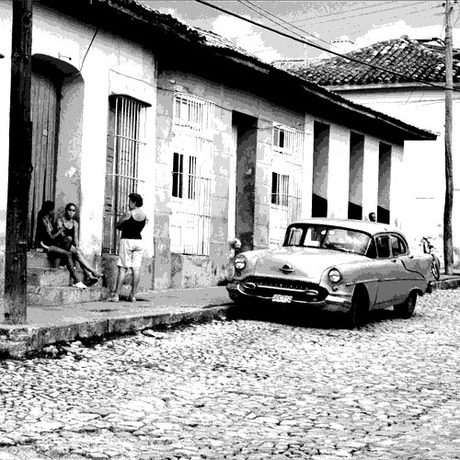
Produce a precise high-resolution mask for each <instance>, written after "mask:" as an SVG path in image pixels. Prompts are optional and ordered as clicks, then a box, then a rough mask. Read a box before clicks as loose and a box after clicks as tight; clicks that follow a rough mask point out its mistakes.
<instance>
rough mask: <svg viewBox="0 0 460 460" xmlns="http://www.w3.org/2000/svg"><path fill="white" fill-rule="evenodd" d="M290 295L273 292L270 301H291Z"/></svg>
mask: <svg viewBox="0 0 460 460" xmlns="http://www.w3.org/2000/svg"><path fill="white" fill-rule="evenodd" d="M291 300H292V295H282V294H274V295H273V297H272V302H280V303H291Z"/></svg>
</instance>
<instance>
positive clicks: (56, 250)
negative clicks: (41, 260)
mask: <svg viewBox="0 0 460 460" xmlns="http://www.w3.org/2000/svg"><path fill="white" fill-rule="evenodd" d="M48 253H49V254H51V255H52V256H55V255H59V256H61V257H62V260H63V261H65V264H66V266H67V269H68V270H69V273H70V277H71V278H72V281H73V283H74V284H76V283H79V282H80V281H81V279H80V277H79V276H78V274H77V272H76V271H75V267H74V264H73V257H72V254H71V253H70V252H69V251H66V250H65V249H62V248H60V247H58V246H49V247H48Z"/></svg>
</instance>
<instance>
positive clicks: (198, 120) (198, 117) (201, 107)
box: [174, 93, 215, 137]
mask: <svg viewBox="0 0 460 460" xmlns="http://www.w3.org/2000/svg"><path fill="white" fill-rule="evenodd" d="M214 107H215V105H214V104H213V103H212V102H209V101H206V100H204V99H201V98H198V97H196V96H191V95H189V94H180V93H178V94H176V95H175V98H174V125H175V128H176V129H177V128H178V127H182V128H187V129H189V130H192V131H196V133H197V135H199V136H200V137H209V135H210V133H211V131H212V128H213V120H214ZM211 134H212V133H211Z"/></svg>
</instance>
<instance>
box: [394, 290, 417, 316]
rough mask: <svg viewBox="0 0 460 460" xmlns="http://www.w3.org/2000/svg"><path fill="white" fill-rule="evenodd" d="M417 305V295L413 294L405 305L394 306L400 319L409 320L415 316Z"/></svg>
mask: <svg viewBox="0 0 460 460" xmlns="http://www.w3.org/2000/svg"><path fill="white" fill-rule="evenodd" d="M416 303H417V294H416V293H415V292H411V293H410V294H409V297H408V298H407V299H406V300H405V301H404V302H403V303H400V304H399V305H395V306H394V310H395V312H396V314H397V315H398V316H399V317H400V318H403V319H409V318H410V317H411V316H412V315H413V314H414V310H415V304H416Z"/></svg>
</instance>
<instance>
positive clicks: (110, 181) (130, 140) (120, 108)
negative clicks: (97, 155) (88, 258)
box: [103, 96, 147, 253]
mask: <svg viewBox="0 0 460 460" xmlns="http://www.w3.org/2000/svg"><path fill="white" fill-rule="evenodd" d="M146 107H147V106H146V105H145V104H143V103H142V102H139V101H137V100H135V99H132V98H129V97H126V96H114V97H111V98H110V109H109V132H108V143H107V146H108V148H107V168H106V183H105V203H104V239H103V251H104V252H108V253H117V252H118V244H119V232H117V231H116V229H115V222H116V221H117V220H118V219H119V218H120V217H121V215H122V214H123V213H124V212H125V211H126V209H127V206H128V195H129V194H130V193H134V192H137V191H138V187H139V183H140V179H139V150H140V148H141V146H142V145H144V144H145V141H144V137H145V111H146Z"/></svg>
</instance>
